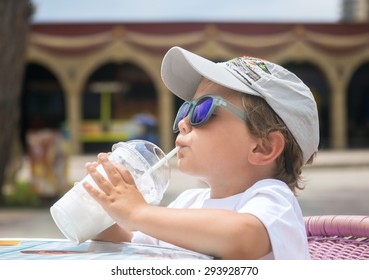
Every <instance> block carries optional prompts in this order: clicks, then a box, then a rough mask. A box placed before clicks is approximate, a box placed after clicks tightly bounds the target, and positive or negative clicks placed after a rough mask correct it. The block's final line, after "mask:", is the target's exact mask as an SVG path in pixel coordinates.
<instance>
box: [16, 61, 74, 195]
mask: <svg viewBox="0 0 369 280" xmlns="http://www.w3.org/2000/svg"><path fill="white" fill-rule="evenodd" d="M65 120H66V113H65V100H64V93H63V91H62V88H61V86H60V84H59V81H58V80H57V78H56V77H55V76H54V75H53V73H51V72H50V71H49V70H48V69H47V68H45V67H43V66H41V65H38V64H35V63H30V64H28V65H27V66H26V69H25V76H24V79H23V88H22V94H21V116H20V133H21V136H20V138H21V143H22V146H23V149H24V152H25V153H27V154H28V156H29V161H30V167H31V168H30V169H31V180H30V188H31V190H32V193H33V194H36V195H38V196H40V197H42V198H47V199H51V201H54V200H55V199H56V197H57V196H58V195H60V194H62V193H64V192H65V191H66V189H67V187H68V184H69V182H67V176H66V174H67V155H68V145H67V141H66V138H67V137H68V134H67V130H66V129H65V128H66V123H65Z"/></svg>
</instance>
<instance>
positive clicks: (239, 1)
mask: <svg viewBox="0 0 369 280" xmlns="http://www.w3.org/2000/svg"><path fill="white" fill-rule="evenodd" d="M31 1H32V2H33V4H34V6H35V7H36V11H35V14H34V15H33V22H35V23H50V22H62V23H63V22H167V21H172V22H173V21H174V22H191V21H199V22H209V21H218V22H337V21H338V20H339V17H340V3H341V0H183V1H179V0H31Z"/></svg>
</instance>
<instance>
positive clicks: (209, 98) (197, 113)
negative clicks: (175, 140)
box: [173, 94, 248, 133]
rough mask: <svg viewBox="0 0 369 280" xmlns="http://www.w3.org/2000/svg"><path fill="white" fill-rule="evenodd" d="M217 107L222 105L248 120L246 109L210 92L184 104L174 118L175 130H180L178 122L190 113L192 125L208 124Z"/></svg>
mask: <svg viewBox="0 0 369 280" xmlns="http://www.w3.org/2000/svg"><path fill="white" fill-rule="evenodd" d="M217 107H222V108H224V109H226V110H227V111H228V112H230V113H232V114H233V115H235V116H237V117H238V118H240V119H242V120H244V121H248V118H247V114H246V112H245V111H243V110H241V109H240V108H238V107H236V106H235V105H233V104H232V103H230V102H228V101H227V100H225V99H223V98H222V97H220V96H217V95H212V94H208V95H204V96H202V97H200V98H198V99H195V100H191V101H186V102H185V103H183V104H182V106H181V107H180V108H179V110H178V113H177V116H176V118H175V120H174V124H173V132H174V133H177V132H178V131H179V128H178V123H179V122H180V121H181V120H183V119H184V118H185V117H187V116H188V115H189V116H190V124H191V125H192V126H194V127H197V126H202V125H204V124H206V122H207V121H208V120H209V119H210V117H211V116H212V114H213V112H214V110H215V109H216V108H217Z"/></svg>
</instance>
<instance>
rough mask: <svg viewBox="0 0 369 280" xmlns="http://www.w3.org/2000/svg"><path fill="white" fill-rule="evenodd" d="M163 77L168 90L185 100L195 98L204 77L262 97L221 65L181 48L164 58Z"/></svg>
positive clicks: (174, 49)
mask: <svg viewBox="0 0 369 280" xmlns="http://www.w3.org/2000/svg"><path fill="white" fill-rule="evenodd" d="M161 76H162V79H163V82H164V84H165V85H166V86H167V87H168V89H169V90H170V91H172V92H173V93H174V94H175V95H177V96H178V97H180V98H182V99H184V100H190V99H192V98H193V96H194V94H195V92H196V89H197V87H198V85H199V83H200V81H201V79H202V78H203V77H204V78H207V79H209V80H211V81H212V82H214V83H217V84H219V85H221V86H224V87H226V88H230V89H233V90H237V91H240V92H244V93H248V94H253V95H258V96H260V94H259V93H258V92H256V91H255V90H254V89H252V88H250V87H247V85H245V84H244V83H243V82H241V81H240V80H239V79H238V78H236V77H235V76H234V75H233V74H231V73H230V72H229V71H228V70H227V69H226V68H224V67H223V66H222V65H221V64H217V63H214V62H212V61H210V60H208V59H206V58H203V57H201V56H198V55H196V54H194V53H191V52H189V51H187V50H185V49H182V48H180V47H173V48H171V49H170V50H169V51H168V52H167V53H166V55H165V56H164V58H163V62H162V66H161Z"/></svg>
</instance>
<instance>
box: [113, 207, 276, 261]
mask: <svg viewBox="0 0 369 280" xmlns="http://www.w3.org/2000/svg"><path fill="white" fill-rule="evenodd" d="M132 219H133V223H132V225H133V226H134V227H135V228H136V229H137V230H140V231H142V232H144V233H146V234H148V235H150V236H153V237H155V238H157V239H159V240H163V241H165V242H168V243H172V244H174V245H177V246H179V247H183V248H186V249H189V250H193V251H197V252H200V253H203V254H207V255H212V256H215V257H217V258H221V259H258V258H261V257H263V256H264V255H266V254H268V253H269V252H271V244H270V240H269V235H268V233H267V230H266V228H265V227H264V225H263V224H262V223H261V222H260V220H259V219H257V218H256V217H255V216H253V215H250V214H241V213H237V212H233V211H228V210H220V209H173V208H163V207H154V206H148V207H144V208H141V209H140V210H137V212H136V214H135V215H134V216H133V217H132ZM118 223H119V221H118Z"/></svg>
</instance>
